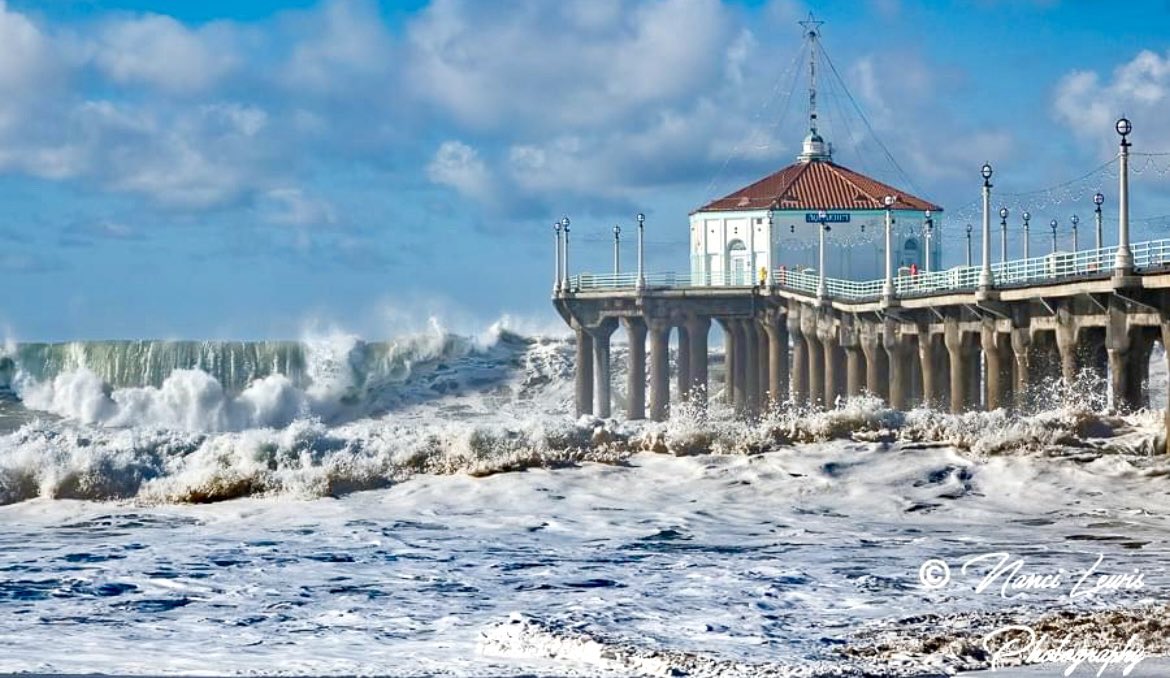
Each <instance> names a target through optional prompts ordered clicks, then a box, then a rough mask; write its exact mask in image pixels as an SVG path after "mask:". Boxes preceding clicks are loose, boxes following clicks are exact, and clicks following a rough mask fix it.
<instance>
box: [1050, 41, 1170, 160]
mask: <svg viewBox="0 0 1170 678" xmlns="http://www.w3.org/2000/svg"><path fill="white" fill-rule="evenodd" d="M1052 101H1053V103H1052V106H1053V115H1054V116H1055V118H1056V120H1057V121H1059V122H1061V123H1062V124H1064V125H1065V126H1066V127H1068V128H1069V129H1070V130H1071V131H1072V132H1073V133H1074V134H1076V135H1077V136H1078V137H1080V138H1082V139H1092V140H1096V141H1097V142H1098V146H1099V150H1100V154H1101V155H1102V156H1105V155H1109V154H1112V153H1115V152H1116V147H1117V135H1116V133H1115V132H1114V130H1113V124H1114V122H1116V120H1117V118H1118V117H1120V116H1121V115H1125V116H1127V117H1129V119H1130V120H1131V121H1133V124H1134V135H1133V138H1134V141H1135V143H1140V141H1139V140H1142V139H1143V138H1144V139H1146V140H1151V139H1166V138H1170V118H1168V117H1167V116H1166V114H1165V109H1166V107H1167V105H1170V52H1167V53H1166V54H1165V55H1159V54H1157V53H1156V52H1152V51H1150V50H1142V51H1141V52H1139V53H1138V55H1137V56H1135V57H1134V58H1133V59H1132V60H1130V61H1128V62H1126V63H1123V64H1121V65H1120V66H1118V67H1117V68H1116V69H1115V70H1114V71H1113V76H1112V78H1111V79H1109V80H1107V81H1102V78H1101V76H1100V75H1098V74H1097V73H1095V72H1092V71H1072V72H1070V73H1068V74H1067V75H1065V76H1064V77H1063V78H1062V79H1061V80H1060V82H1059V83H1058V84H1057V86H1056V89H1055V91H1054V93H1053V97H1052ZM1152 150H1156V151H1162V150H1166V149H1164V148H1161V147H1158V148H1154V149H1152Z"/></svg>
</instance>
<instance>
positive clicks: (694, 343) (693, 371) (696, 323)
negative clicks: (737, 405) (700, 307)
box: [686, 315, 711, 407]
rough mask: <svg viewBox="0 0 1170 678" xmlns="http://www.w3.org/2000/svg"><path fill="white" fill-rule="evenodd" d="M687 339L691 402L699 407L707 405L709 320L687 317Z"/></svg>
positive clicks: (701, 317)
mask: <svg viewBox="0 0 1170 678" xmlns="http://www.w3.org/2000/svg"><path fill="white" fill-rule="evenodd" d="M686 328H687V338H688V339H689V340H690V356H689V357H690V359H689V360H688V362H689V364H690V375H691V387H690V391H689V395H690V397H691V401H692V402H694V403H696V404H697V405H699V406H700V407H702V406H704V405H706V403H707V389H708V385H707V378H708V363H707V341H708V336H709V334H710V333H711V319H710V318H707V317H703V316H695V315H691V316H688V317H687V319H686Z"/></svg>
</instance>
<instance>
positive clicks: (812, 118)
mask: <svg viewBox="0 0 1170 678" xmlns="http://www.w3.org/2000/svg"><path fill="white" fill-rule="evenodd" d="M799 23H800V26H801V28H803V29H804V37H805V38H806V39H807V40H808V128H809V131H810V132H812V133H813V134H814V135H815V134H816V133H817V39H818V38H820V37H821V24H823V23H825V22H824V21H817V20H816V17H814V16H813V14H812V12H809V13H808V18H807V19H805V20H804V21H801V22H799Z"/></svg>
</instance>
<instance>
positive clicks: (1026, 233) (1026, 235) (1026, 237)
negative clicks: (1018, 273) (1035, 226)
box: [1021, 210, 1032, 259]
mask: <svg viewBox="0 0 1170 678" xmlns="http://www.w3.org/2000/svg"><path fill="white" fill-rule="evenodd" d="M1021 216H1023V217H1024V258H1025V259H1027V258H1028V245H1029V244H1030V243H1029V242H1028V240H1029V238H1030V237H1031V236H1030V233H1029V231H1028V222H1029V221H1031V220H1032V214H1031V213H1030V212H1028V210H1024V213H1023V214H1022V215H1021Z"/></svg>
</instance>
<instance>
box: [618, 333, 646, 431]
mask: <svg viewBox="0 0 1170 678" xmlns="http://www.w3.org/2000/svg"><path fill="white" fill-rule="evenodd" d="M622 324H624V325H625V326H626V337H627V338H628V340H629V343H630V354H629V356H630V357H629V365H627V367H628V369H627V370H626V419H631V420H637V419H645V418H646V321H645V320H642V319H641V318H637V317H627V318H622Z"/></svg>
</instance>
